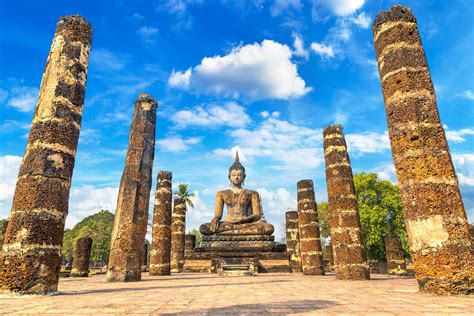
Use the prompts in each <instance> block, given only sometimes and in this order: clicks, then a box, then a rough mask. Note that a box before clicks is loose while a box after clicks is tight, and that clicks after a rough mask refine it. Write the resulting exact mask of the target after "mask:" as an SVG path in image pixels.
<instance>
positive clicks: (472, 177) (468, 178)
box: [452, 153, 474, 187]
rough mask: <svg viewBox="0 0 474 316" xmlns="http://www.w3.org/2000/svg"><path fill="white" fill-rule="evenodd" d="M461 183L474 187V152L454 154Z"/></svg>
mask: <svg viewBox="0 0 474 316" xmlns="http://www.w3.org/2000/svg"><path fill="white" fill-rule="evenodd" d="M452 157H453V162H454V166H455V167H456V171H457V175H458V180H459V184H460V185H465V186H470V187H474V154H470V153H466V154H453V156H452Z"/></svg>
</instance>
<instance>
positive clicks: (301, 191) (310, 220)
mask: <svg viewBox="0 0 474 316" xmlns="http://www.w3.org/2000/svg"><path fill="white" fill-rule="evenodd" d="M297 189H298V193H297V198H298V230H299V237H300V252H301V267H302V269H303V274H305V275H324V262H323V250H322V247H321V238H320V233H319V222H318V212H317V209H316V207H317V206H316V199H315V197H314V187H313V181H312V180H300V181H298V184H297Z"/></svg>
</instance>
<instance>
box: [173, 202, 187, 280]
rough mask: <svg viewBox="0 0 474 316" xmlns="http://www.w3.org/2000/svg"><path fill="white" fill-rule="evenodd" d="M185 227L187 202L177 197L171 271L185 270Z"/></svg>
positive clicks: (174, 209)
mask: <svg viewBox="0 0 474 316" xmlns="http://www.w3.org/2000/svg"><path fill="white" fill-rule="evenodd" d="M185 229H186V203H185V202H184V200H183V199H180V198H176V199H174V206H173V216H172V224H171V272H178V273H179V272H183V267H184V240H185V237H184V236H185Z"/></svg>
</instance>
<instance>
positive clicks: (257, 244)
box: [201, 235, 275, 252]
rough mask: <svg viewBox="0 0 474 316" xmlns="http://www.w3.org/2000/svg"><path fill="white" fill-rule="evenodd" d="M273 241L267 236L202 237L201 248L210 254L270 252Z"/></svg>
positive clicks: (271, 237) (272, 238)
mask: <svg viewBox="0 0 474 316" xmlns="http://www.w3.org/2000/svg"><path fill="white" fill-rule="evenodd" d="M274 240H275V237H274V236H267V235H211V236H202V244H201V248H202V249H203V250H204V251H211V252H216V251H218V252H235V251H271V250H272V249H273V247H274V242H273V241H274Z"/></svg>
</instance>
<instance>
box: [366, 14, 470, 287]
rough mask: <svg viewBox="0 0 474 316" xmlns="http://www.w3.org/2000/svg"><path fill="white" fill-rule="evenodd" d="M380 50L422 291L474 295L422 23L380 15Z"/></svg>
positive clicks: (376, 34)
mask: <svg viewBox="0 0 474 316" xmlns="http://www.w3.org/2000/svg"><path fill="white" fill-rule="evenodd" d="M373 34H374V45H375V52H376V55H377V61H378V65H379V73H380V78H381V82H382V90H383V96H384V101H385V111H386V114H387V122H388V134H389V137H390V143H391V145H392V155H393V161H394V163H395V169H396V172H397V178H398V186H399V188H400V194H401V199H402V203H403V210H404V217H405V224H406V229H407V233H408V237H409V240H410V251H411V256H412V259H413V265H414V269H415V274H416V278H417V280H418V284H419V286H420V290H422V291H426V292H429V293H436V294H467V293H469V292H470V291H472V287H471V286H472V282H473V278H474V277H473V271H474V270H473V267H471V266H470V257H471V255H470V240H469V233H468V222H467V216H466V212H465V210H464V205H463V201H462V199H461V194H460V192H459V186H458V180H457V177H456V173H455V171H454V167H453V163H452V160H451V155H450V153H449V148H448V144H447V142H446V136H445V133H444V129H443V127H442V124H441V122H440V119H439V113H438V107H437V104H436V95H435V91H434V88H433V83H432V81H431V76H430V72H429V69H428V63H427V61H426V56H425V52H424V50H423V47H422V44H421V39H420V34H419V33H418V27H417V23H416V18H415V16H414V15H413V14H412V12H411V9H410V8H408V7H404V6H400V5H395V6H393V7H392V8H391V9H389V10H388V11H386V12H383V13H380V14H379V15H377V17H376V19H375V21H374V25H373Z"/></svg>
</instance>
